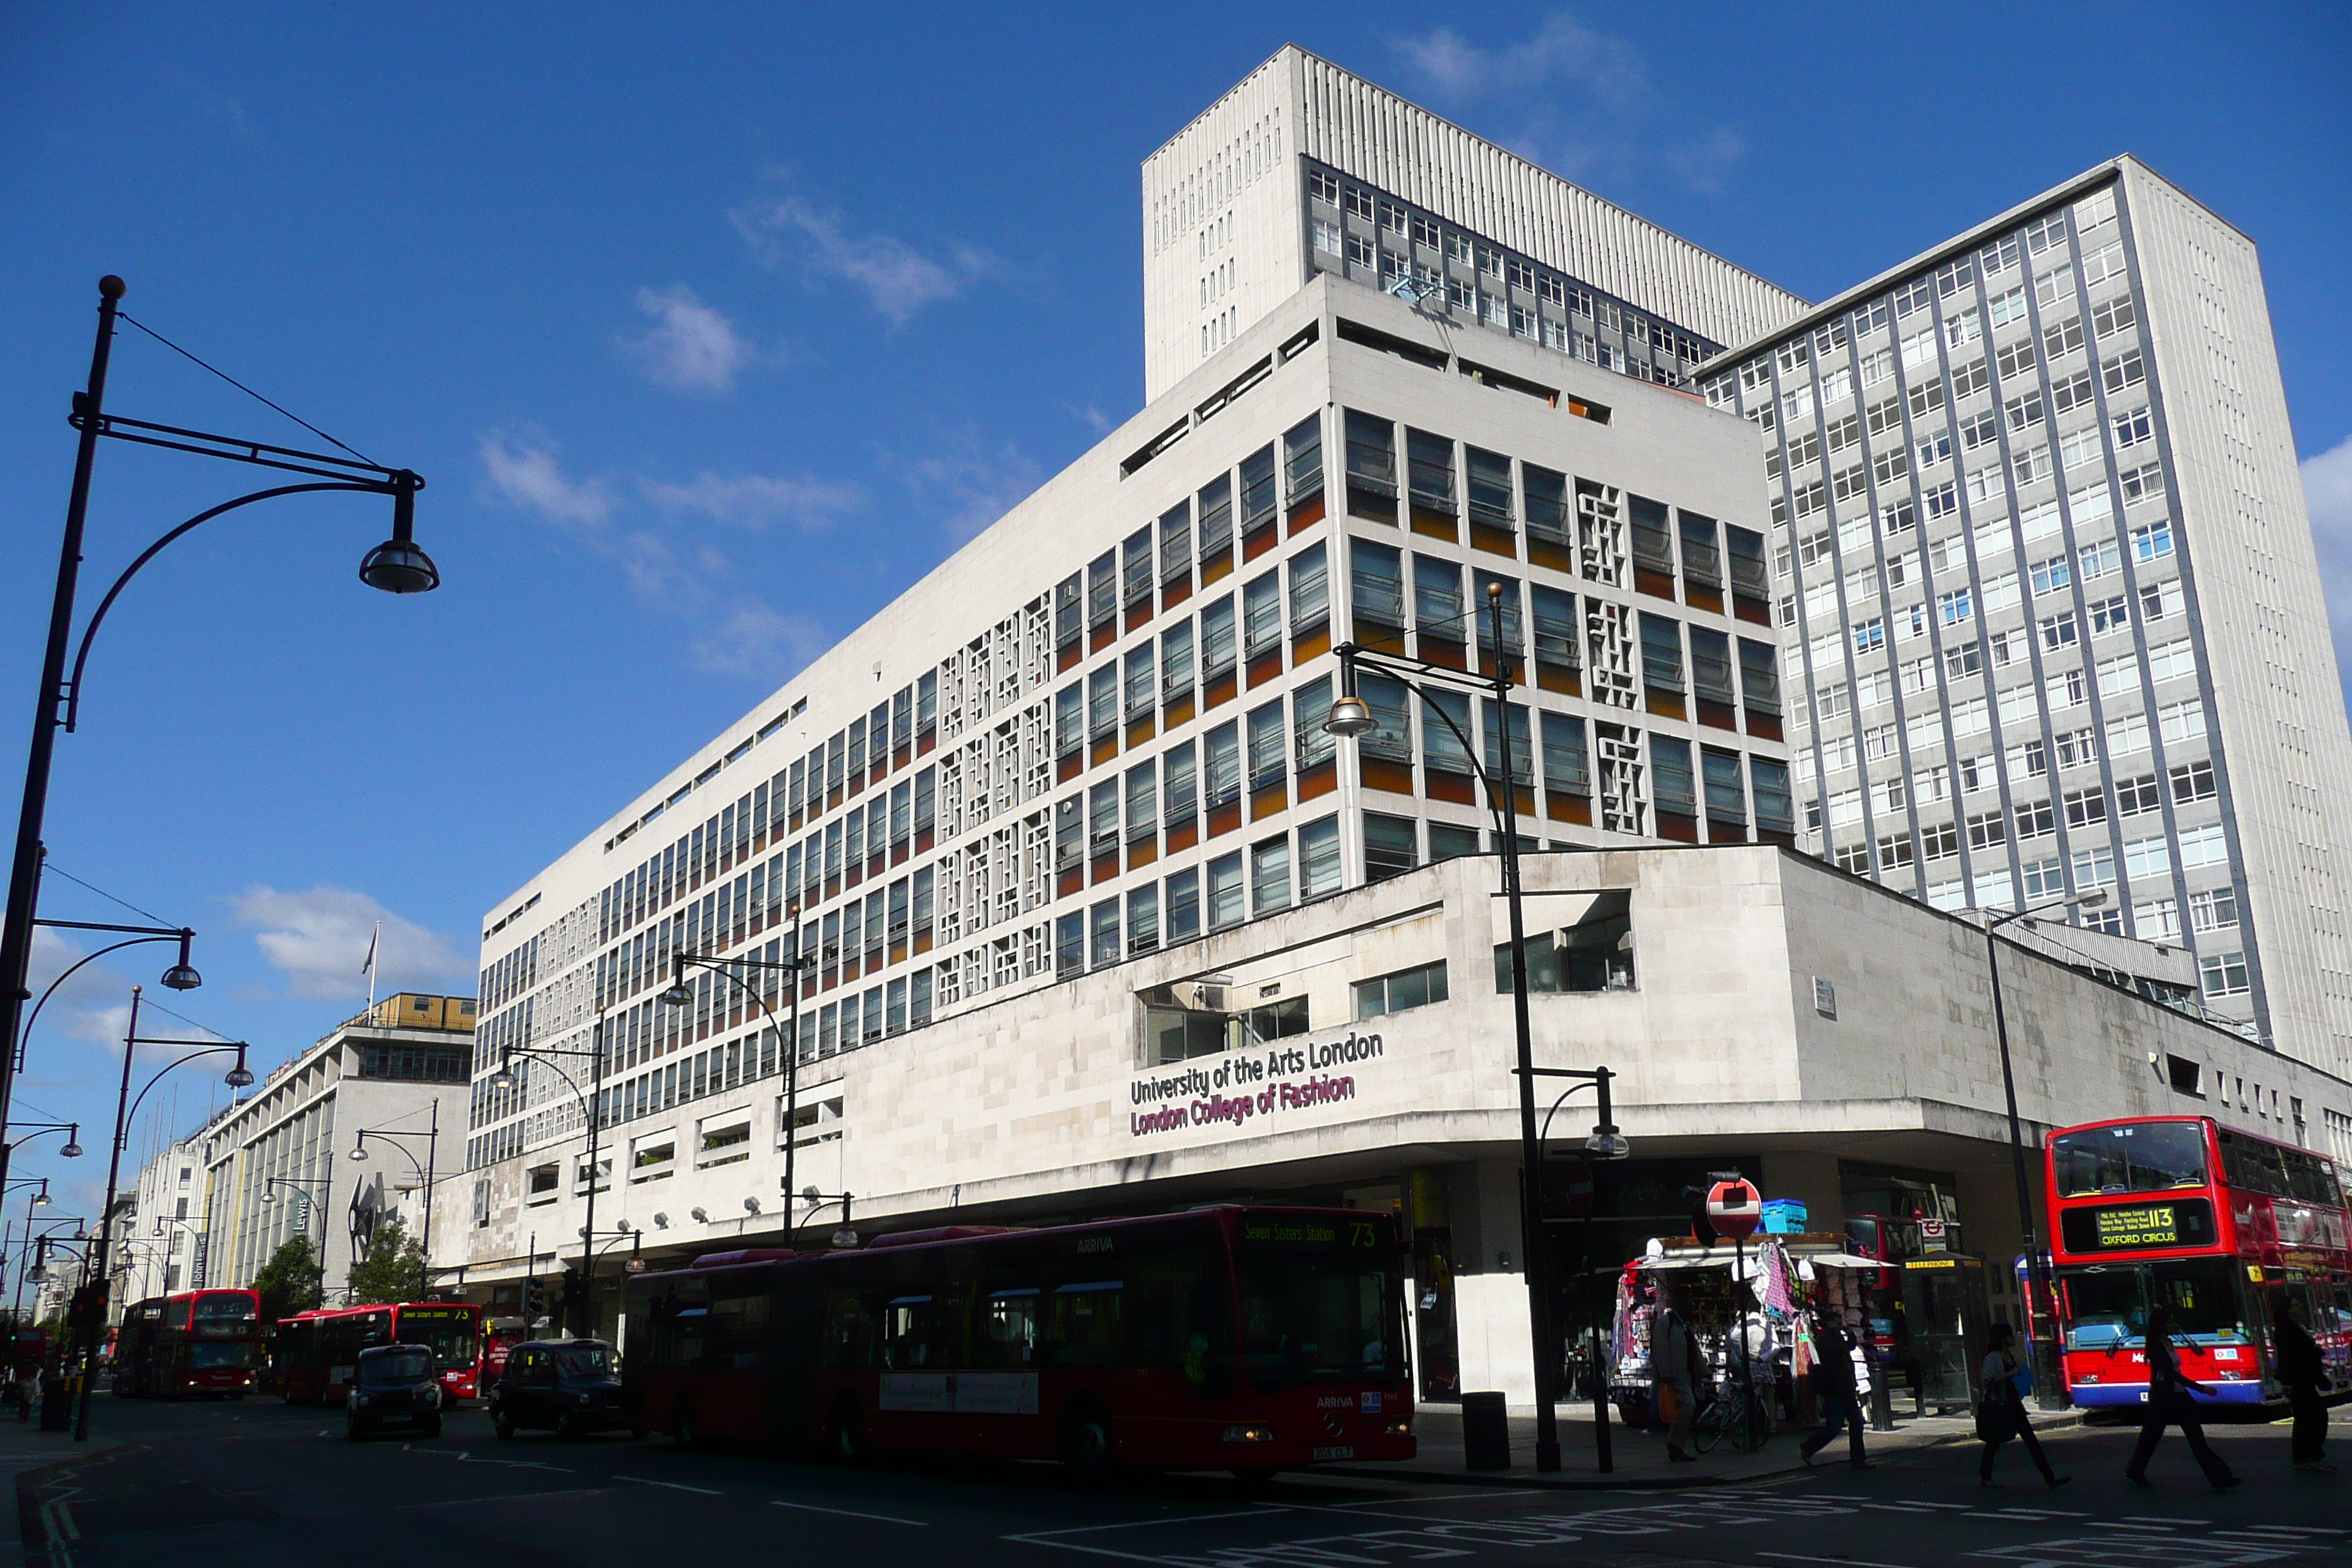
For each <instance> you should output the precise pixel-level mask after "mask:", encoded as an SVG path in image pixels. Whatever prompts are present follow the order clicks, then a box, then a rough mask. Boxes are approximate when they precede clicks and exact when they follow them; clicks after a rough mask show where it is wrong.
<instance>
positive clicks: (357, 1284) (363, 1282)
mask: <svg viewBox="0 0 2352 1568" xmlns="http://www.w3.org/2000/svg"><path fill="white" fill-rule="evenodd" d="M424 1292H425V1244H424V1243H422V1242H420V1241H418V1240H417V1239H416V1238H415V1237H412V1236H410V1235H409V1234H408V1227H407V1226H404V1225H403V1224H402V1223H401V1222H400V1219H399V1217H398V1216H397V1215H395V1216H394V1217H393V1218H391V1219H387V1220H385V1221H383V1223H382V1224H380V1225H378V1226H376V1227H375V1233H374V1234H373V1236H371V1237H369V1238H368V1255H367V1261H366V1262H364V1263H354V1264H352V1279H351V1302H352V1306H354V1307H359V1306H365V1305H369V1304H371V1303H373V1302H378V1301H413V1300H415V1299H416V1298H417V1297H419V1296H421V1295H423V1294H424Z"/></svg>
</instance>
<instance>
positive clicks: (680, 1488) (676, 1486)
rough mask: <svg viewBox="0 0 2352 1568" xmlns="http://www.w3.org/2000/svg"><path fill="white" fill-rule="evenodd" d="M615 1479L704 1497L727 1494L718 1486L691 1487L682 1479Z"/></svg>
mask: <svg viewBox="0 0 2352 1568" xmlns="http://www.w3.org/2000/svg"><path fill="white" fill-rule="evenodd" d="M613 1479H614V1480H616V1481H635V1483H636V1484H637V1485H639V1486H641V1487H667V1488H668V1489H670V1490H672V1491H674V1492H700V1493H701V1494H702V1495H703V1496H704V1497H725V1496H726V1495H727V1494H726V1493H725V1492H722V1491H720V1490H719V1489H718V1488H716V1487H690V1486H688V1485H686V1484H685V1483H684V1482H682V1481H656V1480H649V1479H646V1477H644V1476H614V1478H613Z"/></svg>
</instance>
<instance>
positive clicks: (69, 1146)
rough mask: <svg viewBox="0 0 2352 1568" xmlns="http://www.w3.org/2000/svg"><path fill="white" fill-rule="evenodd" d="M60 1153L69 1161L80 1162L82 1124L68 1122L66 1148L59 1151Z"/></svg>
mask: <svg viewBox="0 0 2352 1568" xmlns="http://www.w3.org/2000/svg"><path fill="white" fill-rule="evenodd" d="M58 1153H60V1154H62V1155H64V1156H65V1157H66V1158H67V1159H68V1160H79V1159H80V1158H81V1123H80V1122H79V1121H68V1123H66V1146H65V1147H64V1148H62V1149H60V1150H58Z"/></svg>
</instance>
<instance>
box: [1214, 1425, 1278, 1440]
mask: <svg viewBox="0 0 2352 1568" xmlns="http://www.w3.org/2000/svg"><path fill="white" fill-rule="evenodd" d="M1225 1441H1226V1442H1228V1443H1271V1442H1273V1441H1274V1428H1273V1427H1271V1426H1228V1427H1226V1428H1225Z"/></svg>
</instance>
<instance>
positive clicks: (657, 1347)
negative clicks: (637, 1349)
mask: <svg viewBox="0 0 2352 1568" xmlns="http://www.w3.org/2000/svg"><path fill="white" fill-rule="evenodd" d="M709 1328H710V1312H709V1309H708V1308H704V1307H681V1308H679V1309H678V1310H677V1311H675V1312H660V1313H656V1316H655V1318H654V1332H653V1345H652V1352H653V1355H652V1361H653V1364H654V1365H656V1366H657V1367H660V1368H663V1369H664V1370H666V1371H670V1372H683V1371H685V1370H686V1369H687V1368H688V1367H697V1366H700V1365H701V1364H702V1347H703V1342H704V1341H705V1339H706V1338H707V1337H708V1336H709ZM508 1370H509V1372H511V1371H512V1370H513V1369H512V1368H511V1367H509V1369H508Z"/></svg>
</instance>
